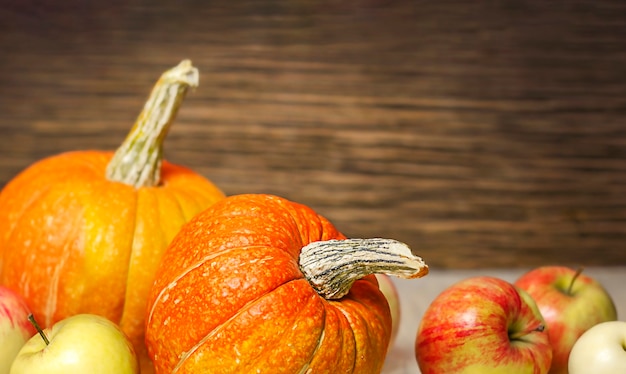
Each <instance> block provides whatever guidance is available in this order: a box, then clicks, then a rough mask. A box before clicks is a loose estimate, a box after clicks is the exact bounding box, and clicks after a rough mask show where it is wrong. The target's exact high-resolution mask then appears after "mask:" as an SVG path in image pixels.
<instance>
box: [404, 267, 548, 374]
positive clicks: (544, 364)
mask: <svg viewBox="0 0 626 374" xmlns="http://www.w3.org/2000/svg"><path fill="white" fill-rule="evenodd" d="M415 355H416V358H417V363H418V365H419V368H420V370H421V372H422V374H441V373H476V374H479V373H480V374H486V373H507V374H522V373H524V374H525V373H528V374H545V373H547V372H548V369H549V368H550V362H551V360H552V349H551V347H550V343H549V341H548V334H547V331H545V323H544V320H543V318H542V317H541V313H540V312H539V309H538V308H537V306H536V304H535V302H534V301H533V300H532V298H531V297H530V295H528V294H527V293H526V292H524V291H523V290H520V289H519V288H517V287H515V286H514V285H513V284H511V283H509V282H507V281H505V280H502V279H500V278H495V277H488V276H477V277H471V278H467V279H464V280H462V281H460V282H457V283H456V284H454V285H452V286H450V287H448V288H447V289H446V290H444V291H443V292H442V293H440V294H439V295H438V296H437V297H436V298H435V300H434V301H433V302H432V303H431V304H430V305H429V307H428V308H427V309H426V311H425V313H424V316H423V317H422V320H421V323H420V325H419V328H418V332H417V338H416V340H415Z"/></svg>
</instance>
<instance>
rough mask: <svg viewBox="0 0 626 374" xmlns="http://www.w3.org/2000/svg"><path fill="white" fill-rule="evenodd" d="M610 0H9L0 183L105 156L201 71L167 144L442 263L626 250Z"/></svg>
mask: <svg viewBox="0 0 626 374" xmlns="http://www.w3.org/2000/svg"><path fill="white" fill-rule="evenodd" d="M624 35H626V4H625V3H623V2H621V1H617V0H611V1H609V0H600V1H581V2H576V3H570V2H564V1H563V2H549V3H547V2H542V1H538V0H533V1H524V2H516V3H514V4H513V3H504V2H503V3H498V2H488V1H477V2H471V3H468V2H463V1H459V0H444V1H440V2H416V1H408V0H399V1H382V0H352V1H348V2H337V1H309V0H296V1H291V2H278V1H271V0H261V1H251V0H244V1H238V2H230V1H223V0H218V1H211V2H205V1H199V0H196V1H194V0H185V1H180V2H176V3H173V2H166V1H160V0H158V1H152V2H148V1H146V0H115V1H113V2H107V3H106V4H104V3H103V4H100V3H93V2H84V1H78V0H71V1H69V2H64V3H63V4H56V3H55V2H51V1H47V0H29V1H24V2H10V1H6V2H5V4H4V5H3V7H1V10H0V48H1V49H0V50H1V51H2V52H3V53H2V56H0V113H2V116H0V132H1V134H2V136H1V137H0V185H4V184H5V183H7V182H8V181H9V180H10V179H11V178H12V177H13V176H14V175H16V174H17V173H18V172H19V171H20V170H22V169H23V168H25V167H27V165H29V164H30V163H32V162H34V161H35V160H37V159H40V158H42V157H46V156H48V155H52V154H56V153H59V152H63V151H67V150H74V149H90V148H94V149H114V148H115V147H116V146H117V145H118V144H119V143H120V142H121V140H122V139H123V138H124V135H125V133H126V132H127V131H128V130H129V127H130V125H131V124H132V122H133V120H134V118H135V116H136V115H137V114H138V112H139V110H140V108H141V106H142V104H143V100H144V99H145V98H146V95H147V94H148V92H149V90H150V88H151V85H152V84H153V82H154V80H155V79H156V77H158V75H159V74H160V73H161V72H162V71H163V70H165V69H167V68H168V67H170V66H173V65H175V64H176V63H178V61H180V60H181V59H183V58H191V59H192V60H193V62H194V64H195V65H196V66H198V67H199V69H200V71H201V85H200V87H199V88H198V89H197V90H195V91H194V92H192V93H191V94H190V95H189V96H188V99H187V101H186V102H185V104H184V106H183V108H182V110H181V112H180V115H179V118H178V121H177V123H176V124H175V125H174V127H173V128H172V130H171V132H170V134H169V137H168V141H167V144H166V149H165V152H166V157H167V158H168V159H169V160H171V161H173V162H176V163H180V164H184V165H187V166H189V167H191V168H193V169H195V170H196V171H198V172H200V173H201V174H203V175H205V176H207V177H209V178H211V179H212V180H213V181H214V182H215V183H216V184H218V185H219V186H221V187H222V188H223V189H224V191H225V192H227V193H228V194H237V193H246V192H254V193H258V192H263V193H274V194H279V195H282V196H285V197H287V198H290V199H293V200H296V201H299V202H302V203H305V204H308V205H310V206H312V207H314V208H315V209H317V210H318V211H319V212H321V213H323V214H324V215H326V216H328V217H329V218H330V219H331V220H332V221H333V222H335V223H336V225H337V226H338V227H339V228H340V229H341V230H342V231H344V232H345V233H346V234H347V235H349V236H355V237H357V236H386V237H394V238H396V239H399V240H403V241H405V242H407V243H408V244H409V245H411V246H412V247H413V248H414V250H415V252H416V253H419V254H421V255H422V256H423V257H424V258H425V259H426V260H427V261H428V262H429V263H430V264H432V265H436V266H441V267H455V268H465V267H482V266H530V265H535V264H540V263H554V262H558V263H568V264H579V263H584V264H587V265H615V264H626V251H625V250H624V242H626V193H625V192H626V173H625V171H626V151H625V149H626V148H625V145H626V125H625V120H626V68H624V66H626V54H625V53H624V51H625V50H626V40H625V39H624V37H623V36H624Z"/></svg>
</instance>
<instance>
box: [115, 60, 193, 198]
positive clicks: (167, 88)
mask: <svg viewBox="0 0 626 374" xmlns="http://www.w3.org/2000/svg"><path fill="white" fill-rule="evenodd" d="M198 81H199V73H198V69H196V68H195V67H193V66H192V65H191V61H189V60H184V61H182V62H181V63H180V64H178V65H177V66H176V67H174V68H172V69H170V70H168V71H166V72H165V73H163V75H161V77H160V78H159V80H158V81H157V83H156V85H155V86H154V88H153V89H152V92H151V94H150V97H149V98H148V101H146V104H145V105H144V108H143V110H142V111H141V113H140V114H139V116H138V117H137V120H136V121H135V124H134V126H133V128H132V129H131V131H130V133H129V134H128V136H127V137H126V139H125V140H124V143H122V145H121V146H120V147H119V148H118V149H117V151H116V152H115V155H113V158H112V159H111V161H110V162H109V164H108V165H107V169H106V177H107V179H109V180H111V181H116V182H121V183H126V184H129V185H132V186H134V187H135V188H139V187H149V186H156V185H158V184H159V182H160V179H161V162H162V160H163V141H164V139H165V136H166V135H167V132H168V130H169V127H170V125H171V124H172V122H174V118H175V117H176V114H177V113H178V108H179V107H180V105H181V103H182V101H183V99H184V98H185V94H186V93H187V91H188V89H189V87H194V88H195V87H197V86H198Z"/></svg>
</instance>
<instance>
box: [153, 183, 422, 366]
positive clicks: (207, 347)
mask: <svg viewBox="0 0 626 374" xmlns="http://www.w3.org/2000/svg"><path fill="white" fill-rule="evenodd" d="M375 272H382V273H389V274H393V275H398V276H403V277H420V276H423V275H425V274H427V273H428V267H427V266H426V265H425V264H424V262H423V261H422V260H421V258H419V257H417V256H414V255H413V254H412V253H411V250H410V249H409V248H408V247H407V246H406V245H404V244H402V243H399V242H396V241H392V240H386V239H346V238H345V236H344V235H342V234H341V233H340V232H339V231H337V229H336V228H335V227H334V226H333V225H332V224H331V223H330V222H329V221H328V220H327V219H325V218H324V217H322V216H320V215H318V214H317V213H315V212H314V211H313V210H312V209H310V208H308V207H306V206H304V205H301V204H298V203H295V202H291V201H288V200H285V199H283V198H280V197H276V196H272V195H235V196H231V197H228V198H226V199H224V200H221V201H219V202H217V203H216V204H214V205H212V206H211V207H210V208H208V209H207V210H205V211H204V212H202V213H200V214H198V215H197V216H196V217H194V218H193V219H192V220H191V221H189V222H188V223H187V224H185V225H183V227H182V228H181V231H180V232H179V233H178V235H177V236H176V237H175V238H174V240H173V241H172V243H171V244H170V246H169V247H168V248H167V249H166V251H165V254H164V257H163V262H162V265H161V266H160V267H159V269H158V271H157V274H156V278H155V283H154V285H153V288H152V291H151V293H150V296H149V301H148V309H147V311H146V313H147V314H146V324H147V325H146V345H147V348H148V352H149V354H150V357H151V358H152V359H153V361H154V363H155V369H156V372H157V373H168V374H169V373H177V374H180V373H252V372H255V373H259V372H263V373H305V372H307V373H309V372H310V373H378V372H380V370H381V368H382V365H383V363H384V359H385V355H386V352H387V349H388V344H389V339H390V335H391V315H390V312H389V306H388V304H387V301H386V299H385V297H384V295H383V294H382V292H381V291H380V290H379V288H378V283H377V281H376V277H375V276H374V275H373V274H372V273H375Z"/></svg>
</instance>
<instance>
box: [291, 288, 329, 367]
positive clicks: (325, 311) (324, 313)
mask: <svg viewBox="0 0 626 374" xmlns="http://www.w3.org/2000/svg"><path fill="white" fill-rule="evenodd" d="M316 296H317V297H319V295H316ZM322 299H323V298H322ZM322 303H324V304H323V305H324V308H323V314H322V322H323V323H324V325H323V326H322V329H321V331H322V332H321V333H320V336H319V337H318V338H317V345H316V346H315V349H313V350H312V351H311V357H309V360H308V361H307V362H306V363H305V364H304V365H302V369H300V372H299V373H298V374H305V373H306V372H307V370H309V368H310V367H311V363H312V362H313V359H314V358H315V356H317V352H319V350H320V348H321V347H322V343H323V342H324V337H325V336H326V328H327V327H328V324H327V323H326V317H327V314H328V309H327V308H328V304H327V303H326V301H325V300H322Z"/></svg>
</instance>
